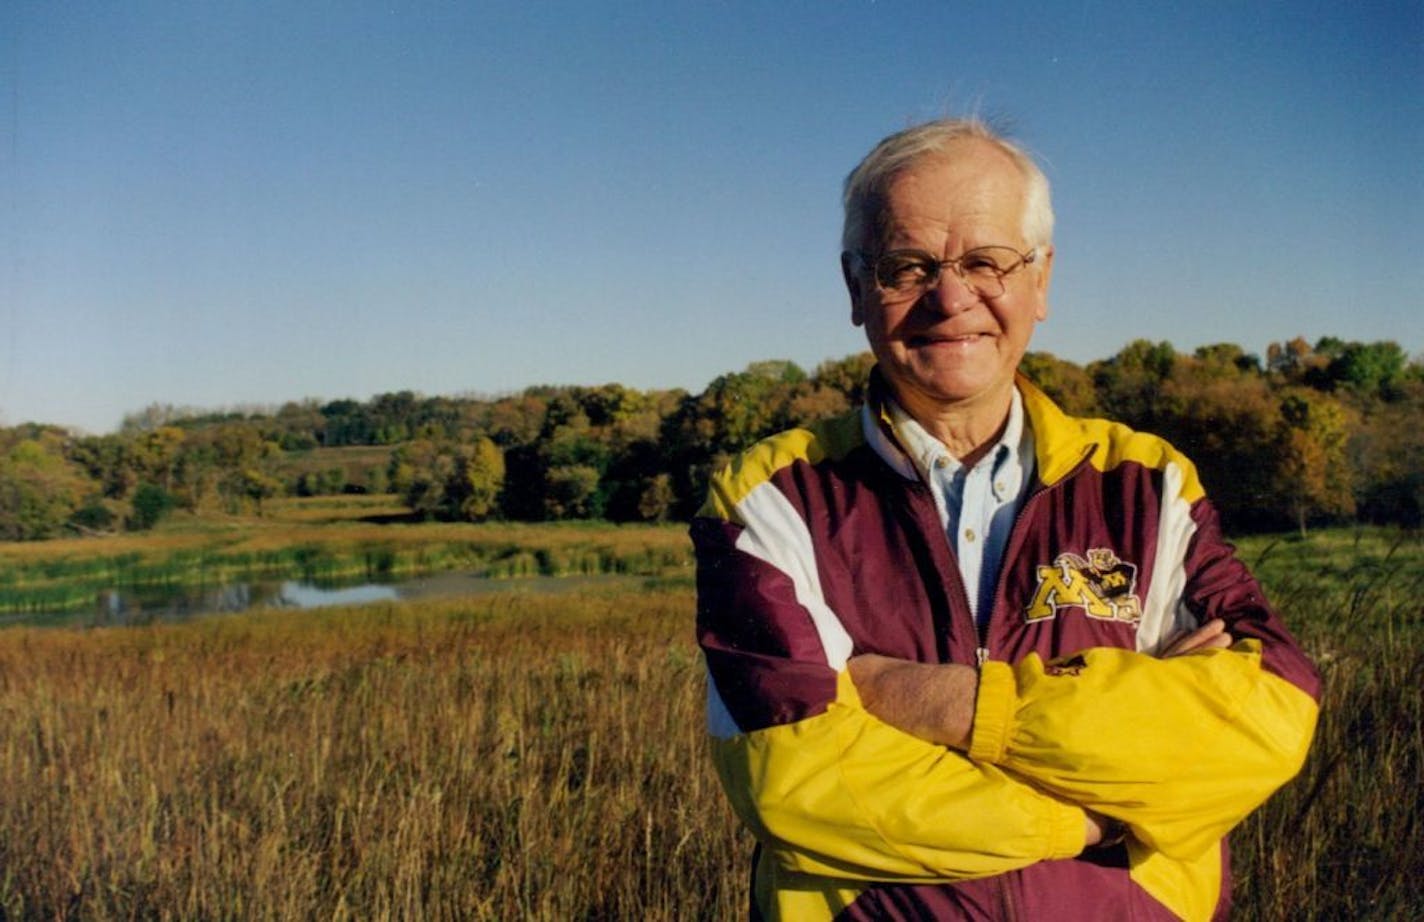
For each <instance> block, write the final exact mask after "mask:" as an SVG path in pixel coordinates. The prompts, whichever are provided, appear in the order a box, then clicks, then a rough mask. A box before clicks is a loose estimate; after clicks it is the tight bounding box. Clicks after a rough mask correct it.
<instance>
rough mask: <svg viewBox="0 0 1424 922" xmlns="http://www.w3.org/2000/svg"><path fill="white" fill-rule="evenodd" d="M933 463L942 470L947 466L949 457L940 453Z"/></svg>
mask: <svg viewBox="0 0 1424 922" xmlns="http://www.w3.org/2000/svg"><path fill="white" fill-rule="evenodd" d="M934 464H935V467H937V468H939V469H940V470H944V469H945V468H947V467H949V459H948V458H946V457H944V456H943V455H941V456H940V457H938V458H935V462H934Z"/></svg>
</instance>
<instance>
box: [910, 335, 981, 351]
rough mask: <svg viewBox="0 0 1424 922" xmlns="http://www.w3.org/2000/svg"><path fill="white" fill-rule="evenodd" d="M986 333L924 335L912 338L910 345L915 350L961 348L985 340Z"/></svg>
mask: <svg viewBox="0 0 1424 922" xmlns="http://www.w3.org/2000/svg"><path fill="white" fill-rule="evenodd" d="M986 336H987V334H985V333H960V334H956V335H953V336H949V335H946V334H943V333H922V334H920V335H918V336H911V337H910V339H909V344H910V346H911V347H913V348H918V347H922V346H959V345H968V344H970V343H973V342H977V341H978V340H980V339H984V338H985V337H986Z"/></svg>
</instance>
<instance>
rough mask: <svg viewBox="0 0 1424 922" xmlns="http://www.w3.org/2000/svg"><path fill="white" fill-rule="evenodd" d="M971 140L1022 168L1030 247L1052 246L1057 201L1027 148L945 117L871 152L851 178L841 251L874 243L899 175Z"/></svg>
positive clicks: (974, 123)
mask: <svg viewBox="0 0 1424 922" xmlns="http://www.w3.org/2000/svg"><path fill="white" fill-rule="evenodd" d="M967 140H978V141H986V142H988V143H989V144H992V145H994V147H996V148H998V149H999V150H1000V151H1002V152H1003V153H1004V154H1006V155H1007V156H1008V157H1009V159H1010V160H1012V161H1013V162H1014V165H1015V166H1017V167H1018V168H1019V172H1020V173H1021V174H1022V175H1023V178H1024V216H1023V236H1024V240H1025V241H1026V242H1027V243H1028V245H1029V246H1030V247H1043V246H1048V245H1049V244H1051V243H1052V242H1053V202H1052V201H1051V200H1050V197H1049V190H1048V177H1047V176H1045V175H1044V174H1043V170H1041V169H1039V166H1038V164H1037V163H1034V161H1033V158H1032V157H1030V156H1029V155H1028V153H1027V152H1025V151H1024V149H1023V148H1021V147H1019V146H1018V145H1017V144H1015V143H1013V142H1012V141H1009V140H1007V139H1006V138H1004V137H1003V136H1002V135H1000V134H999V133H998V132H996V131H995V130H994V129H992V128H990V127H989V126H988V125H986V124H985V123H984V122H981V121H980V120H978V119H975V118H964V119H939V120H936V121H933V122H925V123H924V124H922V125H916V126H914V127H913V128H907V129H905V130H904V131H899V132H896V133H895V134H892V135H890V136H889V137H887V138H885V139H884V140H883V141H881V142H880V143H879V144H877V145H875V148H874V149H873V150H872V151H871V152H870V153H869V154H866V156H865V159H864V160H862V161H860V164H859V165H858V166H857V167H856V168H855V169H854V170H851V172H850V175H849V176H847V177H846V179H845V188H844V193H843V196H842V200H843V202H844V204H845V224H844V226H843V228H842V230H841V248H842V249H844V250H846V251H848V252H849V251H854V250H856V249H857V248H859V247H861V246H863V245H864V244H865V243H866V242H867V241H868V239H869V236H870V234H871V233H872V232H873V231H874V230H875V229H876V227H877V225H878V223H879V221H880V218H881V214H880V211H881V207H882V205H883V202H884V197H885V193H886V190H887V189H888V188H889V186H890V183H891V182H892V181H893V180H894V179H895V177H897V176H898V175H900V174H901V173H903V172H905V171H906V170H907V169H909V168H910V167H911V166H913V165H915V164H916V163H918V162H919V161H920V160H922V159H924V158H926V157H930V156H935V155H941V156H947V155H948V154H949V148H950V147H951V146H953V145H954V144H956V143H958V142H960V141H967Z"/></svg>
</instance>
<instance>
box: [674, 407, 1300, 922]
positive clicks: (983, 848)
mask: <svg viewBox="0 0 1424 922" xmlns="http://www.w3.org/2000/svg"><path fill="white" fill-rule="evenodd" d="M1018 386H1019V390H1020V392H1021V393H1022V395H1023V398H1024V409H1025V412H1026V414H1027V419H1028V422H1029V424H1030V425H1031V426H1032V429H1033V437H1034V443H1035V454H1036V482H1035V484H1034V486H1033V489H1032V491H1031V493H1030V494H1029V496H1028V498H1027V500H1026V501H1025V503H1024V506H1023V508H1022V510H1021V511H1020V513H1019V515H1018V518H1017V520H1016V522H1015V524H1014V528H1013V531H1012V533H1011V535H1010V537H1009V542H1008V545H1007V548H1006V550H1005V555H1004V563H1003V568H1002V572H1001V574H1000V577H999V581H998V587H997V590H996V593H995V597H994V599H995V600H994V607H993V610H992V613H991V616H990V618H989V620H988V624H987V626H986V628H985V629H984V630H983V631H982V632H981V631H979V630H978V629H977V628H976V626H975V623H974V619H973V617H972V616H971V614H970V608H969V603H968V599H967V597H966V594H965V587H964V585H963V583H962V581H961V579H960V577H959V570H958V567H957V565H956V563H955V560H954V556H953V551H952V549H951V547H950V543H949V541H948V539H947V537H946V536H945V534H944V531H943V530H942V528H941V524H940V520H939V517H938V513H937V512H936V509H935V504H934V499H933V497H932V496H931V495H930V492H929V488H928V487H927V486H926V485H925V484H924V483H923V481H922V480H921V479H920V477H919V475H918V473H917V472H916V470H915V468H914V465H913V463H912V462H911V461H910V459H909V458H908V457H906V456H905V454H904V453H903V451H902V450H901V449H900V448H899V446H898V445H897V443H896V441H895V437H894V434H893V430H892V428H891V426H890V424H889V422H888V419H887V418H886V415H885V414H884V412H883V408H881V407H879V406H878V401H877V398H876V394H877V393H878V392H879V385H878V382H876V381H873V382H872V387H871V399H870V401H869V402H868V403H867V405H866V406H865V407H862V408H861V409H860V410H858V411H856V412H854V413H851V414H847V415H846V416H844V417H841V418H839V419H835V420H831V421H829V422H826V423H823V424H819V425H816V426H813V427H810V428H806V429H796V430H792V431H789V432H785V433H782V434H781V435H778V436H775V437H773V438H771V439H768V440H766V441H764V442H761V443H759V444H758V445H756V446H754V447H753V448H751V449H750V450H748V451H747V452H745V453H744V454H743V455H742V456H741V457H739V458H738V459H736V460H735V461H734V462H733V463H732V464H731V465H729V466H728V467H727V468H726V469H725V470H723V471H722V472H721V473H720V474H718V475H717V476H716V477H715V478H714V481H713V484H712V487H711V495H710V497H709V499H708V501H707V504H706V506H704V508H703V509H702V511H701V512H700V513H699V515H698V517H697V519H696V520H695V521H694V523H693V526H692V535H693V541H694V544H695V546H696V550H697V560H698V575H697V581H698V624H697V630H698V639H699V642H700V644H701V646H702V649H703V652H704V654H705V657H706V662H707V667H708V672H709V689H708V691H709V696H708V698H709V700H708V724H709V729H710V732H711V736H712V741H713V753H714V758H715V762H716V766H717V771H718V774H719V776H720V778H721V780H722V784H723V787H724V788H725V789H726V792H727V795H728V797H729V798H730V800H731V803H732V806H733V808H734V809H735V810H736V812H737V814H738V815H739V816H740V817H741V819H742V821H743V822H744V823H745V824H746V825H747V826H748V827H749V828H750V829H751V831H752V832H753V833H754V834H755V836H756V838H757V841H758V849H757V858H756V862H755V864H756V866H755V868H754V877H753V886H752V915H753V916H754V917H756V916H759V917H763V918H767V919H794V920H802V919H816V918H822V919H826V918H832V917H834V918H843V919H870V918H875V919H885V918H918V919H923V918H937V919H946V918H947V919H956V918H970V919H1015V918H1017V919H1040V918H1053V919H1063V920H1072V919H1085V920H1086V919H1092V920H1095V922H1100V920H1105V919H1128V918H1131V919H1157V918H1173V917H1181V918H1186V919H1208V918H1211V917H1212V916H1213V915H1219V914H1222V913H1224V911H1225V909H1226V907H1227V905H1228V904H1229V893H1230V887H1229V880H1228V877H1227V874H1228V864H1227V858H1226V847H1225V840H1224V837H1225V835H1226V833H1227V831H1228V830H1230V829H1231V827H1233V826H1234V825H1235V824H1236V823H1238V822H1239V821H1240V820H1241V819H1242V818H1243V817H1245V816H1246V815H1247V814H1248V813H1250V812H1251V810H1253V809H1255V808H1256V807H1257V806H1258V805H1259V804H1261V803H1262V802H1263V801H1264V800H1265V799H1266V798H1267V797H1268V796H1269V795H1270V794H1271V792H1273V791H1274V790H1276V788H1278V787H1279V786H1280V785H1281V784H1283V783H1284V782H1285V781H1286V780H1288V779H1289V778H1291V777H1292V776H1293V775H1294V774H1295V773H1296V772H1297V771H1298V770H1299V769H1300V766H1301V764H1302V762H1303V761H1304V758H1305V754H1306V750H1307V748H1308V746H1309V744H1310V738H1311V735H1312V733H1313V731H1314V725H1315V716H1316V696H1317V693H1318V679H1317V676H1316V673H1315V670H1314V668H1313V667H1312V666H1311V664H1310V662H1309V661H1308V660H1307V659H1306V657H1305V656H1304V655H1302V653H1301V652H1300V650H1299V649H1298V648H1297V646H1296V643H1295V641H1294V640H1293V638H1292V637H1291V636H1290V634H1289V632H1287V630H1286V628H1285V627H1284V625H1283V624H1282V623H1281V620H1280V618H1279V617H1278V616H1277V615H1276V614H1275V613H1274V612H1273V611H1272V610H1271V609H1270V608H1269V607H1268V606H1267V603H1266V600H1265V598H1264V597H1263V595H1262V593H1261V589H1260V587H1259V586H1258V585H1257V583H1256V581H1255V580H1254V579H1253V578H1252V576H1251V574H1250V573H1249V572H1248V571H1247V570H1246V568H1245V567H1244V566H1243V565H1242V564H1241V563H1240V562H1239V561H1238V560H1237V559H1236V558H1235V557H1234V556H1233V553H1232V549H1231V547H1230V545H1228V544H1226V543H1225V541H1224V540H1223V538H1222V536H1221V534H1220V531H1219V528H1218V525H1217V519H1216V514H1215V512H1214V511H1213V509H1212V507H1211V505H1210V503H1209V502H1208V501H1207V499H1206V498H1205V496H1204V494H1203V491H1202V488H1201V484H1200V483H1199V482H1198V480H1197V475H1196V472H1195V469H1194V468H1193V467H1192V465H1191V463H1190V462H1189V461H1187V459H1186V458H1184V457H1183V456H1182V455H1180V454H1179V453H1177V452H1176V451H1175V450H1174V449H1173V448H1172V447H1171V446H1170V445H1168V444H1167V443H1166V442H1164V441H1162V440H1161V439H1158V438H1155V437H1153V436H1148V435H1143V434H1140V433H1136V432H1133V431H1131V430H1130V429H1128V428H1127V427H1125V426H1121V425H1118V424H1114V423H1109V422H1105V421H1103V420H1094V419H1078V418H1073V417H1069V416H1067V415H1065V414H1064V413H1063V412H1062V411H1061V410H1059V409H1058V408H1057V407H1056V406H1055V405H1054V404H1053V403H1052V402H1051V401H1050V400H1049V399H1048V398H1047V397H1046V396H1044V395H1043V394H1042V393H1041V392H1040V391H1038V390H1037V389H1035V388H1034V387H1033V386H1032V385H1031V384H1029V383H1028V382H1027V381H1025V380H1023V379H1020V381H1019V382H1018ZM1212 618H1223V619H1225V621H1226V624H1227V628H1228V630H1229V631H1230V632H1231V635H1232V636H1233V638H1235V643H1234V645H1233V646H1232V647H1231V648H1230V649H1226V650H1213V651H1206V652H1201V653H1194V654H1191V655H1187V656H1178V657H1172V658H1168V659H1158V658H1156V657H1155V656H1154V655H1153V654H1155V653H1156V652H1158V651H1159V649H1160V647H1161V645H1162V644H1163V642H1164V641H1165V640H1166V639H1167V638H1169V637H1171V636H1173V635H1175V634H1177V633H1179V632H1181V631H1182V630H1184V629H1187V628H1191V627H1195V626H1197V625H1199V624H1201V623H1203V622H1205V621H1208V620H1210V619H1212ZM859 653H880V654H884V655H886V656H893V657H899V658H903V659H910V660H917V661H921V662H929V663H944V662H954V663H964V664H971V665H972V664H976V663H979V664H981V665H980V682H979V691H978V698H977V703H976V709H975V721H974V730H973V736H972V740H971V747H970V751H969V752H968V753H961V752H958V751H955V750H951V749H946V748H944V747H942V746H937V745H935V744H932V743H929V742H925V741H922V740H920V739H917V738H915V737H913V736H911V735H909V734H906V733H903V732H901V731H899V730H897V729H895V728H893V727H890V726H889V725H887V724H885V723H882V722H881V721H879V720H877V719H876V718H875V717H873V716H872V715H871V714H870V713H868V712H867V711H866V710H865V709H864V707H862V705H861V703H860V699H859V697H858V696H857V694H856V689H855V686H854V684H853V683H852V682H851V681H850V679H849V676H848V674H847V672H846V671H845V665H846V661H847V660H848V659H849V658H850V657H851V656H853V655H855V654H859ZM1085 808H1086V809H1091V810H1094V811H1097V812H1098V813H1100V814H1103V815H1106V816H1109V817H1112V818H1114V819H1117V820H1119V821H1121V822H1122V823H1124V824H1126V827H1127V829H1128V835H1127V838H1126V839H1125V842H1124V844H1123V845H1121V846H1118V847H1114V848H1101V849H1090V850H1088V851H1086V852H1085V851H1084V850H1083V845H1084V812H1083V811H1084V809H1085Z"/></svg>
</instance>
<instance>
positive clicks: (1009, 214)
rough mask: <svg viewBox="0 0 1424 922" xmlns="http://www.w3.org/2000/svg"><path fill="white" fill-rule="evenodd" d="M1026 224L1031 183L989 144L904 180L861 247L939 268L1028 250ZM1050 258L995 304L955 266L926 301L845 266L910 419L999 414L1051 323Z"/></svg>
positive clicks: (1017, 277)
mask: <svg viewBox="0 0 1424 922" xmlns="http://www.w3.org/2000/svg"><path fill="white" fill-rule="evenodd" d="M1023 216H1024V181H1023V178H1022V176H1021V175H1020V173H1019V171H1018V169H1017V167H1016V166H1015V165H1014V163H1013V161H1011V160H1009V159H1008V157H1007V156H1006V155H1004V154H1003V153H1002V152H1000V151H999V150H997V149H996V148H994V147H993V146H991V145H988V144H985V143H983V142H979V141H964V142H960V143H959V144H957V145H956V146H955V147H953V148H951V149H950V158H949V159H946V158H944V157H939V156H930V157H927V158H926V159H924V160H921V161H920V162H918V163H916V164H914V165H913V166H911V167H910V168H909V169H908V170H906V171H905V172H903V173H901V174H900V175H899V176H898V177H896V179H895V180H894V181H893V182H892V184H891V185H890V187H889V189H888V190H887V195H886V197H885V209H884V212H883V215H882V219H881V222H880V226H879V233H878V234H877V235H876V238H875V239H873V240H869V241H866V242H865V243H863V244H862V248H863V249H864V250H865V251H866V252H867V253H868V255H869V256H870V258H871V260H873V259H874V258H875V257H876V256H877V255H879V254H881V253H884V252H888V251H890V250H901V249H907V250H923V251H924V252H926V253H929V254H931V255H932V256H934V257H936V258H939V259H949V258H951V257H958V256H960V255H962V254H963V253H964V252H966V251H967V250H971V249H974V248H976V247H984V246H1009V247H1013V248H1014V249H1015V250H1018V251H1020V252H1027V251H1028V250H1029V246H1028V244H1027V242H1026V241H1025V240H1024V238H1023ZM1052 258H1053V252H1052V248H1051V247H1040V248H1039V254H1038V257H1037V259H1036V260H1035V261H1034V262H1033V263H1031V264H1029V265H1026V266H1023V267H1021V268H1019V269H1018V271H1016V272H1013V273H1012V274H1010V275H1008V276H1007V277H1006V278H1005V279H1004V280H1003V281H1004V290H1003V293H1002V294H1000V295H997V296H995V297H984V296H981V295H980V294H978V293H976V292H975V290H974V289H972V288H970V287H968V286H967V285H966V284H965V283H964V281H963V280H962V279H960V277H959V276H958V275H957V274H956V273H955V272H954V270H953V269H951V268H949V267H945V268H944V270H943V271H942V272H941V273H940V278H939V282H938V283H937V284H936V285H935V286H933V287H931V288H929V289H928V290H926V291H924V292H922V293H918V294H912V295H909V296H905V295H899V294H894V293H891V292H882V291H881V290H879V288H878V286H877V285H876V283H875V278H874V274H873V272H872V271H871V269H870V268H869V267H868V266H860V267H856V266H854V265H851V264H846V265H843V267H842V268H843V271H844V273H845V280H846V287H847V288H848V289H849V290H850V299H851V322H852V323H854V324H855V325H856V326H862V325H863V326H864V327H865V335H866V338H867V339H868V340H869V341H870V348H871V351H872V352H874V353H875V358H876V360H877V361H878V362H879V364H880V369H881V371H882V372H883V373H884V375H885V377H886V380H887V381H888V383H889V384H890V387H891V389H892V390H893V391H894V393H895V397H896V399H897V400H899V401H900V403H901V404H902V405H904V406H905V409H906V410H908V411H910V413H911V414H912V415H915V416H917V417H919V416H923V415H924V414H927V413H929V414H933V413H935V412H937V411H942V410H954V409H961V408H962V409H966V410H972V409H976V408H982V409H985V410H989V411H993V412H998V410H999V409H1001V408H1002V406H1006V405H1007V401H1008V399H1009V394H1010V391H1011V389H1012V388H1013V379H1014V370H1015V369H1016V368H1017V367H1018V363H1019V359H1021V358H1022V357H1023V354H1024V351H1025V350H1026V349H1027V348H1028V342H1029V338H1030V337H1031V336H1032V334H1033V328H1034V324H1036V323H1037V322H1038V321H1040V320H1043V319H1044V318H1045V317H1046V316H1047V315H1048V301H1047V295H1048V279H1049V273H1050V269H1051V267H1052Z"/></svg>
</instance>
